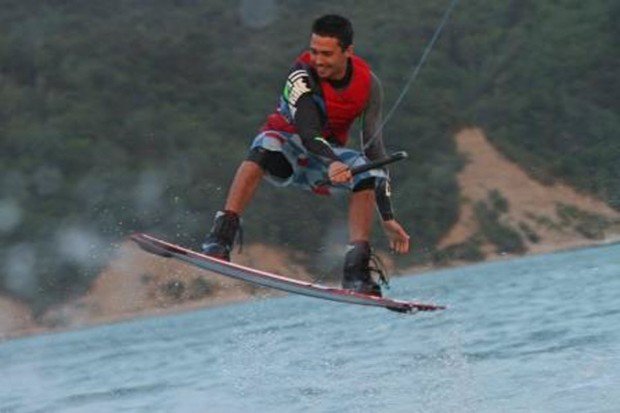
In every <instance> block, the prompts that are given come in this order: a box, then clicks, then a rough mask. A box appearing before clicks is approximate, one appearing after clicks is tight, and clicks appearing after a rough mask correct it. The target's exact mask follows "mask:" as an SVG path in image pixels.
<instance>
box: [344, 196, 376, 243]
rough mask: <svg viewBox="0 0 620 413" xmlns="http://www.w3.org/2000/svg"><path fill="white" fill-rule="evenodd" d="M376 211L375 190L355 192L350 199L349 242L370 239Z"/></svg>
mask: <svg viewBox="0 0 620 413" xmlns="http://www.w3.org/2000/svg"><path fill="white" fill-rule="evenodd" d="M374 212H375V191H374V189H364V190H362V191H357V192H353V193H352V194H351V199H350V200H349V242H355V241H366V242H367V241H368V240H369V239H370V231H371V229H372V219H373V217H374Z"/></svg>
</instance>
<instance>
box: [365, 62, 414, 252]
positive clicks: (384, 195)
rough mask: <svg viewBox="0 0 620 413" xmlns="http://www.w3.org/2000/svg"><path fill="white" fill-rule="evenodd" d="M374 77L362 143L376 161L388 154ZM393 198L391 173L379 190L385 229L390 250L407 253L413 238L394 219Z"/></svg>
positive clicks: (380, 92)
mask: <svg viewBox="0 0 620 413" xmlns="http://www.w3.org/2000/svg"><path fill="white" fill-rule="evenodd" d="M371 74H372V83H371V89H370V97H369V99H368V105H367V106H366V110H365V111H364V114H363V118H362V139H361V141H362V148H363V150H364V154H365V155H366V156H367V157H368V159H370V160H376V159H381V158H385V157H386V156H387V154H386V151H385V145H384V143H383V133H382V132H383V131H382V130H381V123H382V118H381V111H382V106H383V90H382V87H381V82H380V81H379V78H378V77H377V76H376V75H375V74H374V73H371ZM386 173H387V169H386ZM391 196H392V191H391V188H390V177H389V174H388V177H387V179H385V180H382V181H381V182H380V184H379V185H377V186H376V188H375V197H376V202H377V209H378V210H379V213H380V214H381V218H382V220H383V228H384V230H385V232H386V234H387V236H388V238H389V240H390V248H391V249H392V250H394V251H395V252H399V253H402V254H404V253H406V252H408V251H409V235H408V234H407V232H406V231H405V230H404V229H403V228H402V226H401V225H400V224H399V223H398V221H396V219H395V218H394V209H393V207H392V198H391Z"/></svg>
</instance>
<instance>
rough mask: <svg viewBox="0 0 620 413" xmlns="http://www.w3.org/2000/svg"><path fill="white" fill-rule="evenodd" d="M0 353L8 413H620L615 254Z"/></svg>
mask: <svg viewBox="0 0 620 413" xmlns="http://www.w3.org/2000/svg"><path fill="white" fill-rule="evenodd" d="M390 294H391V295H393V296H396V297H402V298H418V299H420V300H424V301H436V302H439V303H443V304H447V305H448V306H449V309H448V310H446V311H444V312H441V313H430V314H418V315H415V316H408V315H401V314H396V313H392V312H388V311H386V310H383V309H376V308H367V307H357V306H352V305H345V304H338V303H331V302H327V301H320V300H316V299H311V298H305V297H299V296H287V297H283V298H277V299H267V300H262V301H255V302H250V303H245V304H241V305H232V306H227V307H221V308H216V309H209V310H202V311H196V312H192V313H186V314H183V315H175V316H168V317H160V318H149V319H140V320H134V321H131V322H125V323H121V324H115V325H108V326H101V327H96V328H90V329H86V330H81V331H74V332H68V333H62V334H52V335H45V336H38V337H31V338H25V339H20V340H12V341H6V342H3V343H0V412H3V413H4V412H46V413H47V412H149V413H155V412H248V411H251V412H263V411H264V412H362V411H363V412H579V413H582V412H619V411H620V299H619V297H620V245H615V246H608V247H604V248H596V249H589V250H580V251H572V252H566V253H561V254H551V255H545V256H536V257H529V258H524V259H518V260H513V261H506V262H495V263H490V264H482V265H475V266H470V267H467V268H459V269H451V270H446V271H438V272H433V273H430V274H428V275H424V276H416V277H403V278H398V279H395V280H393V287H392V290H391V292H390Z"/></svg>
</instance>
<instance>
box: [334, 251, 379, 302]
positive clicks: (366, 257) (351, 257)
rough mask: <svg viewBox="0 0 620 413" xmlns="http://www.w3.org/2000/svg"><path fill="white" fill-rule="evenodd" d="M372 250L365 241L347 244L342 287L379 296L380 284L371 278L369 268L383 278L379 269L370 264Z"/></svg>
mask: <svg viewBox="0 0 620 413" xmlns="http://www.w3.org/2000/svg"><path fill="white" fill-rule="evenodd" d="M371 256H372V251H371V249H370V244H369V243H368V242H367V241H356V242H353V243H351V244H349V245H348V246H347V253H346V255H345V258H344V274H343V277H342V288H344V289H345V290H353V291H355V292H357V293H361V294H368V295H375V296H378V297H381V296H382V294H381V286H380V285H379V284H378V283H377V282H376V281H375V280H374V279H373V278H372V275H371V270H373V271H377V272H379V273H380V275H381V279H382V280H383V279H385V275H384V272H383V271H382V270H381V269H377V268H373V267H371V266H370V260H371Z"/></svg>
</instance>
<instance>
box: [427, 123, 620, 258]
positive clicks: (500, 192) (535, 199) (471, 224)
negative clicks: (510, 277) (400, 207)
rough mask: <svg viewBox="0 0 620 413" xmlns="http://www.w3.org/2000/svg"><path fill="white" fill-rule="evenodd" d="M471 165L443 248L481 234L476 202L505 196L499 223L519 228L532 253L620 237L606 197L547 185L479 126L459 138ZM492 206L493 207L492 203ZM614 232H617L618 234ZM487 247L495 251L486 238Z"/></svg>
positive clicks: (463, 177)
mask: <svg viewBox="0 0 620 413" xmlns="http://www.w3.org/2000/svg"><path fill="white" fill-rule="evenodd" d="M455 139H456V143H457V146H458V150H459V152H460V153H461V154H463V155H464V156H465V157H466V159H467V164H466V166H465V167H464V169H463V170H462V171H461V172H460V173H459V175H458V183H459V186H460V190H461V209H460V214H459V220H458V222H457V224H456V225H454V227H453V228H452V229H451V231H449V233H448V234H447V235H446V236H445V237H444V238H443V239H442V240H441V242H440V245H439V246H440V248H445V247H448V246H451V245H455V244H459V243H463V242H466V241H467V240H471V239H472V237H474V236H475V235H476V234H480V231H481V220H480V219H479V217H478V216H477V215H476V212H475V205H476V204H477V203H480V202H482V203H485V204H486V205H487V206H489V205H490V204H492V203H493V202H492V198H493V195H492V194H495V199H500V200H501V199H503V200H504V201H505V203H504V210H505V209H506V208H507V211H505V212H500V213H499V215H500V217H499V220H498V222H499V223H501V224H502V225H505V226H507V227H509V228H512V229H513V230H514V231H516V232H517V233H519V234H520V235H521V237H522V239H523V241H524V244H525V248H526V251H527V252H532V253H541V252H549V251H555V250H558V249H565V248H570V247H578V246H582V245H590V244H593V243H597V242H604V241H610V240H612V239H614V238H617V236H618V234H619V233H620V231H619V228H618V227H619V226H618V222H619V220H620V213H618V211H615V210H614V209H612V208H610V207H609V206H608V205H606V204H605V203H604V202H602V201H600V200H597V199H595V198H593V197H591V196H588V195H585V194H581V193H578V192H577V191H575V190H574V189H572V188H571V187H569V186H567V185H563V184H555V185H551V186H545V185H543V184H541V183H539V182H537V181H535V180H533V179H532V178H530V177H529V176H528V175H527V174H526V173H525V172H524V171H523V170H522V169H521V168H520V167H519V166H518V165H517V164H515V163H514V162H511V161H510V160H508V159H507V158H506V157H505V156H503V155H502V154H501V153H500V152H498V151H497V150H496V149H495V148H494V147H493V146H492V145H491V144H490V143H489V141H488V140H487V139H486V137H485V136H484V134H483V132H482V131H481V130H480V129H476V128H470V129H464V130H462V131H461V132H460V133H458V134H457V135H456V137H455ZM500 203H501V202H500ZM489 208H491V206H489ZM614 234H615V235H614ZM482 238H483V241H482V250H483V251H484V252H485V253H486V254H491V255H492V254H496V253H498V252H499V251H497V249H496V247H495V246H494V245H492V243H490V242H489V241H488V239H484V237H482Z"/></svg>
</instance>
